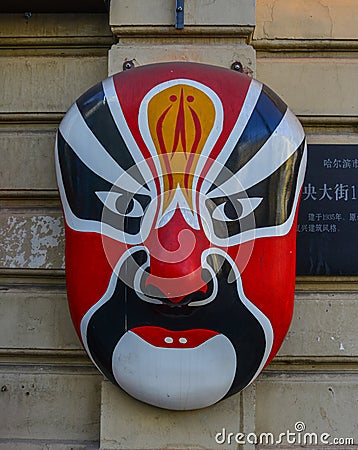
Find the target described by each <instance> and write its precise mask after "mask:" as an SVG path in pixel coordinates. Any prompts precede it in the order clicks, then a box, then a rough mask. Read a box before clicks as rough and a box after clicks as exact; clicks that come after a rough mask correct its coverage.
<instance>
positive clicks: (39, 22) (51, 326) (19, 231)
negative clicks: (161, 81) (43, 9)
mask: <svg viewBox="0 0 358 450" xmlns="http://www.w3.org/2000/svg"><path fill="white" fill-rule="evenodd" d="M158 1H159V0H158ZM125 3H126V2H123V4H125ZM202 3H203V4H204V3H205V2H202ZM214 3H215V2H214ZM231 3H232V2H230V4H231ZM247 4H248V5H249V6H250V4H253V2H251V0H250V1H249V0H248V1H247ZM127 6H128V5H127ZM204 6H205V5H204ZM194 10H195V8H194V9H193V11H194ZM116 14H120V11H118V10H117V12H116ZM162 14H163V17H164V19H163V20H166V19H165V17H166V14H167V9H165V8H164V9H163V10H162ZM119 17H121V15H120V16H119ZM160 17H161V16H160ZM193 17H194V19H193ZM210 17H211V16H210ZM210 17H209V18H208V20H209V23H210V27H209V28H206V29H205V30H204V31H203V32H201V31H200V30H201V29H200V26H201V25H202V24H201V23H196V22H195V14H194V13H193V15H192V18H191V20H192V22H191V23H189V24H191V26H193V27H194V28H195V27H196V28H195V30H194V31H195V33H196V37H195V38H193V39H192V38H191V37H187V36H186V35H184V37H183V39H178V40H177V41H176V44H177V45H178V46H180V45H185V46H186V48H187V50H186V51H187V54H186V58H187V59H190V57H191V55H194V56H193V58H194V59H195V58H196V59H197V60H201V59H202V58H203V57H204V55H205V58H208V57H209V56H210V53H208V52H210V48H211V46H212V45H214V44H215V46H220V45H222V43H220V42H219V39H220V35H219V34H218V32H217V31H215V30H214V29H213V28H212V26H213V23H211V22H210V21H212V18H211V19H210ZM140 19H141V17H139V18H138V24H137V25H138V27H139V28H138V29H137V31H136V33H137V35H136V37H135V38H134V39H131V38H130V37H128V34H127V35H126V36H125V37H123V38H122V39H121V40H120V42H119V44H118V46H116V47H113V48H112V50H111V56H110V58H111V61H112V62H111V66H112V69H113V70H114V69H116V70H118V69H119V68H120V67H121V60H120V59H119V58H120V57H123V58H125V57H127V55H128V51H136V52H137V55H139V57H140V55H142V54H143V53H141V51H142V50H141V49H142V48H143V34H141V31H140V26H141V20H140ZM118 20H119V19H118ZM118 20H117V22H118ZM357 23H358V4H357V2H356V1H355V0H339V1H336V0H321V1H315V0H290V1H287V0H257V2H256V29H255V33H254V37H253V40H252V42H251V45H252V46H253V47H254V49H255V50H256V57H257V59H256V76H257V78H258V79H259V80H260V81H263V82H265V83H267V84H268V85H270V86H271V87H272V88H273V89H274V90H276V91H277V92H278V93H279V94H280V95H281V96H282V97H283V98H284V99H285V100H286V101H287V103H288V104H289V105H290V107H291V108H292V109H293V111H294V112H295V113H296V114H298V115H299V117H300V118H301V120H302V122H303V124H304V126H305V128H306V131H307V133H308V139H309V142H315V143H316V142H322V143H332V142H341V143H358V135H357V124H358V121H357V112H358V111H357V109H358V88H357V86H358V57H357V49H358V28H357V25H356V24H357ZM247 25H248V26H249V27H246V28H245V29H243V28H241V29H240V30H239V29H236V30H235V29H233V27H232V24H230V23H228V22H225V23H224V27H226V28H225V33H224V34H225V39H226V44H224V45H223V52H222V53H220V56H217V60H216V61H215V63H217V64H223V65H225V64H226V61H227V64H228V66H229V65H230V63H231V62H232V60H231V59H232V58H236V57H239V56H240V55H243V57H245V58H247V60H246V61H247V62H246V65H247V66H250V64H251V67H252V70H254V69H255V61H253V60H252V57H253V56H254V50H253V48H252V47H251V48H250V49H249V50H247V49H246V50H245V48H244V47H240V51H239V52H238V53H236V54H235V45H236V44H235V42H239V45H240V46H243V45H244V44H245V40H246V39H247V38H248V35H249V34H250V27H253V23H252V16H250V15H248V19H247ZM214 28H215V27H214ZM169 32H170V31H169ZM235 32H236V33H237V34H238V35H239V34H240V33H241V35H240V37H238V40H237V41H235V39H234V37H235ZM125 33H129V31H128V30H125ZM167 33H168V30H166V29H164V31H163V38H162V39H163V40H164V39H165V40H166V41H165V42H166V48H167V44H168V42H167V40H168V35H167ZM195 33H194V34H195ZM210 33H214V34H215V37H214V38H213V39H212V40H211V38H210ZM245 33H246V36H245ZM112 42H113V38H112V34H111V31H110V29H109V26H108V16H106V15H93V14H92V15H87V16H86V15H36V14H34V15H33V16H32V17H31V18H30V19H29V20H28V21H26V20H25V18H24V17H23V16H22V15H20V14H18V15H1V16H0V67H1V69H0V86H1V87H2V88H1V90H0V99H1V100H0V161H1V164H0V206H1V209H0V304H1V306H0V308H1V309H0V311H1V314H0V347H1V348H0V358H1V359H0V377H1V382H0V418H1V420H0V449H1V450H11V449H19V450H20V449H21V450H39V449H41V450H42V449H47V450H48V449H50V450H64V449H66V450H69V449H71V448H72V449H76V450H77V449H84V448H88V449H90V448H98V446H99V441H100V433H101V437H102V439H101V441H102V444H103V446H102V448H122V449H125V448H128V449H129V448H131V449H134V448H144V447H145V448H152V449H153V448H163V447H164V446H166V445H170V446H171V447H170V448H173V449H174V448H178V449H179V448H180V449H184V448H192V449H194V448H199V447H198V445H201V447H200V448H208V449H210V448H212V449H214V448H226V447H225V446H224V445H218V444H215V442H214V435H215V432H216V431H220V429H221V428H222V427H223V426H224V427H226V428H227V430H228V431H233V432H236V431H239V429H240V430H245V431H246V432H254V431H255V430H256V432H257V433H260V432H272V433H275V434H277V435H278V434H279V433H280V432H284V431H285V430H286V429H291V430H292V429H293V427H294V424H295V423H296V422H297V421H303V422H304V423H305V424H306V427H307V431H312V432H317V433H323V432H327V433H330V434H331V435H332V437H352V438H354V439H355V443H356V445H358V429H357V406H358V405H357V397H358V389H357V383H358V377H357V374H358V370H357V357H358V345H357V331H356V329H357V320H356V311H357V302H358V298H357V297H358V284H357V281H358V278H355V277H350V278H309V277H300V278H299V279H298V283H297V293H296V309H295V316H294V320H293V324H292V327H291V329H290V332H289V333H288V336H287V338H286V341H285V343H284V345H283V347H282V349H281V350H280V352H279V355H278V356H277V357H276V358H275V360H274V361H273V363H272V364H270V366H269V367H268V368H267V370H265V372H264V373H263V374H262V375H261V376H260V377H259V379H258V381H257V382H256V383H255V385H254V386H253V387H251V388H250V389H249V390H247V391H246V392H245V393H244V394H242V395H239V396H235V397H233V398H231V399H228V400H227V401H225V402H222V404H219V405H218V406H217V407H214V408H212V409H210V408H209V409H208V410H205V411H202V412H201V413H198V414H196V413H195V414H194V413H193V414H192V413H188V414H187V413H182V414H181V415H178V414H177V413H176V414H163V413H159V412H158V411H157V410H156V409H155V408H151V407H146V406H145V407H144V406H143V405H142V404H138V402H135V401H133V400H132V399H128V397H127V396H123V394H121V393H118V392H115V391H113V388H112V386H108V384H107V383H102V377H101V376H100V375H99V374H98V372H97V370H96V369H95V368H94V367H93V366H92V364H91V363H90V361H89V360H88V358H87V357H86V355H85V353H84V352H83V350H82V349H81V346H80V344H79V341H78V338H77V337H76V335H75V333H74V331H73V328H72V324H71V321H70V318H69V314H68V310H67V302H66V296H65V280H64V258H63V248H64V242H63V227H62V219H61V211H60V205H59V200H58V195H57V191H56V183H55V176H54V164H53V143H54V133H55V130H56V127H57V126H58V123H59V121H60V119H61V117H62V116H63V114H64V112H65V111H66V110H67V109H68V107H69V106H70V105H71V103H72V102H73V101H74V100H75V99H76V98H77V97H78V96H79V95H80V94H81V93H82V92H84V91H85V90H86V89H87V88H89V87H91V86H92V85H93V84H95V83H96V82H97V81H99V80H101V79H104V78H106V76H107V73H108V72H107V62H108V51H109V48H110V47H111V44H112ZM141 46H142V47H141ZM150 46H151V47H152V48H154V46H156V47H155V50H153V53H152V56H153V58H154V60H155V58H158V56H156V55H158V54H159V53H158V48H159V49H160V40H159V41H158V40H157V41H155V45H154V42H153V41H151V42H150ZM195 46H197V48H196V50H195ZM199 47H200V48H199ZM215 48H216V47H215ZM215 48H214V50H215ZM172 50H173V52H172V53H171V54H170V55H169V56H170V58H175V59H176V58H179V57H178V52H177V49H175V48H174V47H172ZM194 50H195V51H194ZM167 51H168V50H167ZM179 51H180V49H179ZM156 52H157V53H156ZM192 52H193V53H192ZM214 53H215V52H213V54H214ZM250 57H251V60H250ZM146 58H147V59H146V60H143V61H142V63H146V62H149V60H150V54H149V56H148V52H147V53H146ZM215 58H216V57H215ZM220 58H221V59H220ZM129 59H130V58H129ZM249 60H250V61H249ZM112 69H111V68H110V70H112ZM101 385H102V386H101ZM101 403H102V404H101ZM118 405H121V407H122V410H118ZM123 411H125V414H124V413H123ZM138 417H140V422H141V426H140V427H139V426H138V421H137V419H138ZM124 419H125V420H124ZM132 419H133V420H132ZM153 427H154V428H153ZM153 429H155V430H156V431H153V432H151V430H153ZM141 430H142V431H141ZM170 430H176V431H173V432H172V433H171V432H170ZM178 430H182V431H183V432H184V431H185V432H187V431H188V430H189V431H190V433H189V437H187V440H186V441H185V442H183V441H181V439H182V438H183V433H180V432H178ZM126 433H127V435H126ZM119 435H120V436H121V439H122V440H120V439H119V438H118V436H119ZM199 441H200V442H199ZM158 446H160V447H158ZM227 448H228V449H230V448H236V446H234V445H231V446H229V447H227ZM246 448H247V449H248V448H253V446H251V447H250V446H246V447H245V449H246ZM257 448H259V447H257ZM342 448H346V447H342ZM357 448H358V447H357Z"/></svg>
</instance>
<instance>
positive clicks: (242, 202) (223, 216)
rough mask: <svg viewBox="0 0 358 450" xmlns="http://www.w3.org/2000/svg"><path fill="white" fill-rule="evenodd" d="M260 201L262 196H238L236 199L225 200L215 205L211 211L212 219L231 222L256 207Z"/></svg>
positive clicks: (246, 214) (244, 215) (241, 217)
mask: <svg viewBox="0 0 358 450" xmlns="http://www.w3.org/2000/svg"><path fill="white" fill-rule="evenodd" d="M261 201H262V197H252V198H240V199H236V200H232V201H231V200H230V199H228V200H226V201H225V202H223V203H220V205H218V206H216V208H215V209H214V211H213V213H212V217H213V219H216V220H220V221H222V222H233V221H234V220H238V219H243V218H244V217H246V216H248V215H249V214H250V213H252V211H254V209H256V208H257V207H258V206H259V204H260V203H261Z"/></svg>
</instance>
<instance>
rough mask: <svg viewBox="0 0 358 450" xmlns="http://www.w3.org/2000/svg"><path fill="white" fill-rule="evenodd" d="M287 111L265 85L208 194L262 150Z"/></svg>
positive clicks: (282, 103) (284, 105)
mask: <svg viewBox="0 0 358 450" xmlns="http://www.w3.org/2000/svg"><path fill="white" fill-rule="evenodd" d="M286 110H287V105H286V104H285V103H284V102H283V101H282V100H281V99H280V98H279V97H278V96H277V95H276V94H275V93H274V92H273V91H271V89H270V88H268V87H267V86H264V85H263V86H262V91H261V93H260V96H259V98H258V100H257V103H256V106H255V108H254V110H253V112H252V115H251V117H250V119H249V121H248V123H247V125H246V127H245V129H244V131H243V132H242V134H241V136H240V137H239V139H238V141H237V143H236V145H235V146H234V148H233V150H232V152H231V154H230V156H229V158H228V159H227V161H226V163H225V167H224V169H223V170H222V171H221V172H220V173H219V175H218V176H217V178H216V179H215V181H214V183H213V184H212V186H211V187H210V189H209V191H208V192H210V191H212V190H213V189H215V187H217V186H220V185H221V184H223V183H224V182H225V181H226V180H227V179H229V178H230V176H231V175H232V174H233V173H236V172H237V171H239V170H240V169H241V168H242V167H243V166H244V165H245V164H246V163H247V162H248V161H249V160H250V159H251V158H252V157H253V156H254V155H255V154H256V153H257V152H258V151H259V150H260V148H261V147H262V146H263V145H264V144H265V142H266V141H267V140H268V139H269V138H270V136H271V135H272V133H273V131H274V130H275V129H276V128H277V126H278V124H279V123H280V122H281V120H282V118H283V116H284V115H285V113H286Z"/></svg>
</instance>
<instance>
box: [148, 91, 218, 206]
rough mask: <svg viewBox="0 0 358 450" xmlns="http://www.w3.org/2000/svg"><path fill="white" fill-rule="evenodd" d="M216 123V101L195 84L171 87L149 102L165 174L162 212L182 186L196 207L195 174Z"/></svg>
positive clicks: (150, 127) (189, 201) (153, 133)
mask: <svg viewBox="0 0 358 450" xmlns="http://www.w3.org/2000/svg"><path fill="white" fill-rule="evenodd" d="M214 122H215V107H214V104H213V102H212V100H211V99H210V98H209V96H208V95H207V94H206V93H204V92H203V91H201V90H200V89H198V88H196V87H194V86H189V85H186V84H178V85H175V86H171V87H169V88H167V89H164V90H162V91H160V92H159V93H158V94H156V95H155V96H154V97H153V98H152V99H151V100H150V101H149V104H148V125H149V130H150V134H151V138H152V140H153V142H154V145H155V148H156V150H157V154H158V157H159V161H160V166H161V169H162V175H163V187H164V193H163V194H164V199H163V211H162V213H164V212H165V210H166V208H167V207H168V206H169V205H170V202H171V201H172V199H173V196H174V194H175V191H176V189H177V188H178V187H179V188H180V189H181V190H182V193H183V195H184V197H185V198H186V201H187V203H188V206H189V207H190V209H191V210H193V203H192V199H193V196H192V185H193V176H194V173H195V169H196V166H197V163H198V160H199V157H200V154H201V152H202V150H203V148H204V145H205V142H206V141H207V138H208V136H209V134H210V131H211V130H212V128H213V126H214Z"/></svg>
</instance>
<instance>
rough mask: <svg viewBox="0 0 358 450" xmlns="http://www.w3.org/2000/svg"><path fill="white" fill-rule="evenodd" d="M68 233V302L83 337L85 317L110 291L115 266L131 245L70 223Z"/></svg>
mask: <svg viewBox="0 0 358 450" xmlns="http://www.w3.org/2000/svg"><path fill="white" fill-rule="evenodd" d="M65 233H66V236H65V237H66V250H65V260H66V285H67V296H68V303H69V307H70V312H71V317H72V321H73V324H74V326H75V329H76V332H77V334H78V336H79V337H80V339H81V333H80V323H81V320H82V318H83V316H84V315H85V314H86V312H87V311H88V310H89V308H91V306H93V305H94V304H95V303H97V302H98V300H100V299H101V297H102V296H103V295H104V293H105V292H106V290H107V287H108V284H109V280H110V278H111V275H112V273H113V268H114V267H115V265H116V263H117V261H118V260H119V258H120V257H121V255H122V254H123V252H124V251H125V250H126V249H127V246H126V245H125V244H121V243H119V242H117V241H114V240H112V239H110V238H107V237H104V236H102V235H101V234H98V233H84V232H79V231H74V230H72V229H71V228H69V227H68V226H67V225H66V224H65Z"/></svg>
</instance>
